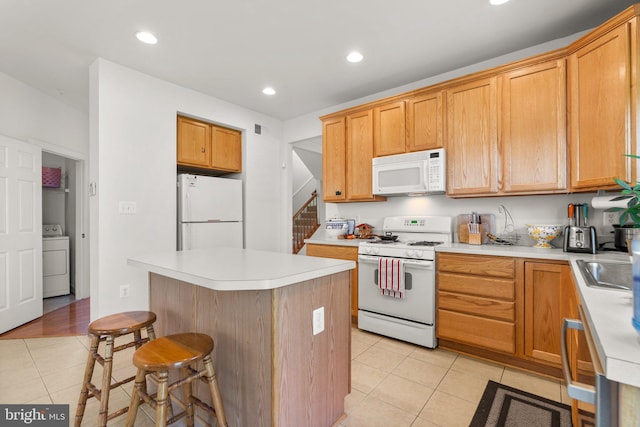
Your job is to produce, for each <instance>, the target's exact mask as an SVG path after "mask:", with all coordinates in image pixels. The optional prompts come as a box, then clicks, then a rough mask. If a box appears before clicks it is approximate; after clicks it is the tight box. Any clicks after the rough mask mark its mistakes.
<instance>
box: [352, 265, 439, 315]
mask: <svg viewBox="0 0 640 427" xmlns="http://www.w3.org/2000/svg"><path fill="white" fill-rule="evenodd" d="M379 259H380V257H378V256H371V255H359V256H358V309H360V310H365V311H369V312H372V313H378V314H384V315H387V316H392V317H397V318H400V319H406V320H412V321H415V322H420V323H424V324H428V325H433V324H434V321H435V262H434V261H425V260H413V259H405V260H404V275H405V291H406V292H405V296H404V298H394V297H389V296H384V295H382V294H381V292H380V288H379V287H378V262H379Z"/></svg>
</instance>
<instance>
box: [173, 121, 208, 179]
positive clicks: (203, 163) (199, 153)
mask: <svg viewBox="0 0 640 427" xmlns="http://www.w3.org/2000/svg"><path fill="white" fill-rule="evenodd" d="M177 161H178V164H180V165H185V166H196V167H205V168H206V167H209V165H210V164H211V130H210V127H209V125H208V124H206V123H202V122H199V121H197V120H191V119H188V118H186V117H180V116H178V143H177Z"/></svg>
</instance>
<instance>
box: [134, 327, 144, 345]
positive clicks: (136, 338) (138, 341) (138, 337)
mask: <svg viewBox="0 0 640 427" xmlns="http://www.w3.org/2000/svg"><path fill="white" fill-rule="evenodd" d="M141 341H142V334H141V333H140V329H136V330H135V331H133V342H135V343H136V350H137V349H139V348H140V346H142V342H141Z"/></svg>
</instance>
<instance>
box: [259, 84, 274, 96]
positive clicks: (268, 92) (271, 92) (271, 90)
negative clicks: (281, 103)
mask: <svg viewBox="0 0 640 427" xmlns="http://www.w3.org/2000/svg"><path fill="white" fill-rule="evenodd" d="M262 93H264V94H265V95H275V94H276V90H275V89H274V88H272V87H268V86H267V87H265V88H264V89H262Z"/></svg>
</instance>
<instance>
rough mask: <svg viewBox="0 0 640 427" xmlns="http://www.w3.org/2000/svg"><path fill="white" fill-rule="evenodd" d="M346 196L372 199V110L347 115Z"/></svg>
mask: <svg viewBox="0 0 640 427" xmlns="http://www.w3.org/2000/svg"><path fill="white" fill-rule="evenodd" d="M346 120H347V168H346V169H347V171H346V178H347V197H348V199H349V200H372V199H373V182H372V176H371V175H372V171H371V160H372V159H373V157H374V156H373V110H365V111H362V112H359V113H353V114H349V115H347V118H346Z"/></svg>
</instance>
